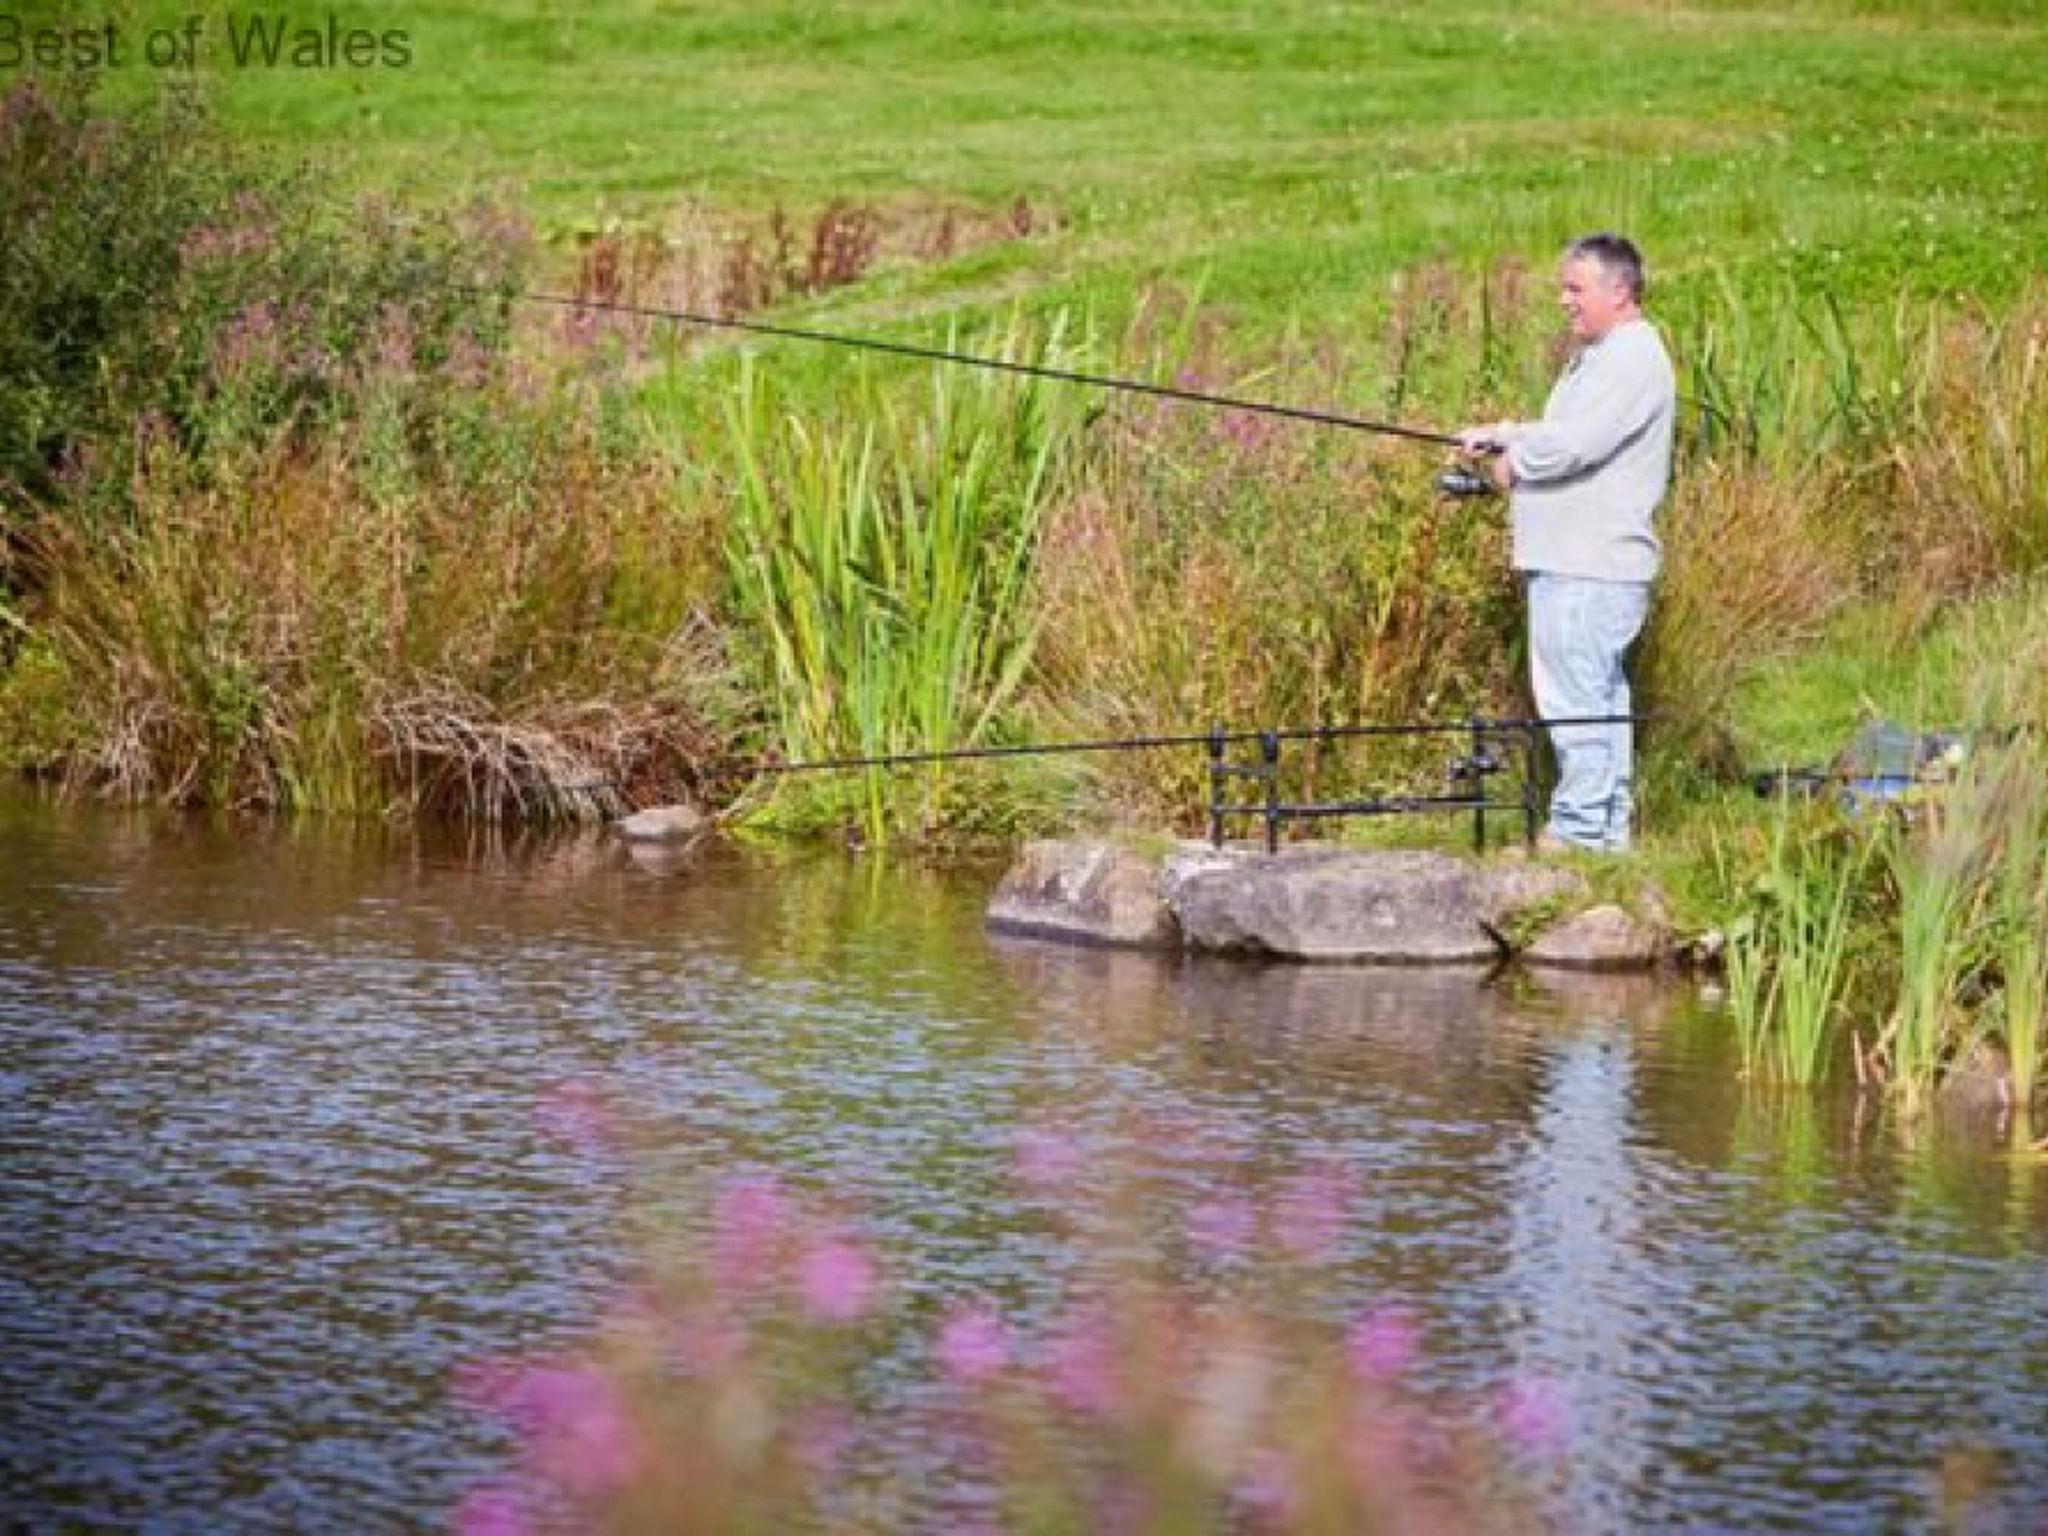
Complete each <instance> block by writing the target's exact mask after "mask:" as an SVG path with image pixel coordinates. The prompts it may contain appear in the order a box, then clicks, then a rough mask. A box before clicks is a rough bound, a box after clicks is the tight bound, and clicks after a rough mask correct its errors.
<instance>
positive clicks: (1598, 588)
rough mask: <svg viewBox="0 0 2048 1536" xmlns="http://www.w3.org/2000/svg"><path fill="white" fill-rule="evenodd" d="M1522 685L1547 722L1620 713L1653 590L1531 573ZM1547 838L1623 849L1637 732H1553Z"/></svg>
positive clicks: (1596, 728)
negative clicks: (1629, 661) (1553, 779)
mask: <svg viewBox="0 0 2048 1536" xmlns="http://www.w3.org/2000/svg"><path fill="white" fill-rule="evenodd" d="M1528 598H1529V681H1530V685H1531V689H1532V691H1533V692H1534V694H1535V697H1536V713H1537V714H1539V715H1541V716H1542V717H1543V718H1544V719H1546V720H1556V719H1570V718H1573V717H1584V716H1589V715H1591V716H1601V715H1626V714H1628V713H1629V712H1630V704H1631V699H1630V696H1629V688H1628V673H1627V672H1626V671H1624V670H1623V667H1622V658H1623V656H1624V655H1625V654H1626V653H1627V651H1628V648H1629V646H1630V645H1631V644H1632V643H1633V642H1634V640H1635V638H1636V636H1637V635H1638V634H1640V633H1641V632H1642V628H1643V619H1644V618H1645V616H1646V615H1647V614H1648V613H1649V611H1650V585H1649V583H1648V582H1641V581H1593V580H1590V579H1588V578H1586V577H1583V576H1557V575H1552V574H1550V573H1548V572H1544V571H1531V572H1529V573H1528ZM1550 745H1551V749H1552V750H1553V751H1554V752H1555V753H1556V754H1557V788H1556V790H1555V791H1553V792H1552V794H1551V797H1550V831H1551V833H1552V835H1553V836H1556V837H1560V838H1562V839H1564V841H1566V842H1568V843H1575V844H1577V845H1578V846H1579V847H1582V848H1599V849H1605V850H1607V851H1609V852H1619V851H1620V850H1622V849H1624V848H1626V847H1628V839H1629V818H1630V815H1631V813H1632V812H1633V810H1634V787H1635V782H1634V781H1635V768H1634V731H1633V729H1632V728H1631V727H1630V726H1629V725H1628V724H1627V723H1626V722H1621V723H1617V724H1612V725H1558V726H1552V727H1551V729H1550Z"/></svg>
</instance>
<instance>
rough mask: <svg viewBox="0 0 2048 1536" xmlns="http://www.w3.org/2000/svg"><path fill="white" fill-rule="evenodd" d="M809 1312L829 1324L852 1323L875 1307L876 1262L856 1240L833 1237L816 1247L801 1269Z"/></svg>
mask: <svg viewBox="0 0 2048 1536" xmlns="http://www.w3.org/2000/svg"><path fill="white" fill-rule="evenodd" d="M797 1288H798V1290H799V1292H800V1293H801V1294H802V1296H803V1302H804V1307H805V1310H807V1311H808V1312H809V1313H810V1314H811V1316H812V1317H814V1318H817V1319H818V1320H819V1321H821V1322H827V1323H850V1322H854V1321H856V1320H857V1319H859V1318H862V1317H865V1316H866V1315H867V1313H868V1311H869V1309H870V1308H871V1307H873V1306H874V1302H875V1292H876V1291H877V1289H878V1288H879V1280H878V1277H877V1275H876V1272H875V1261H874V1259H873V1258H872V1257H870V1256H869V1254H868V1251H867V1249H865V1248H863V1247H862V1246H861V1245H860V1244H859V1243H857V1242H855V1241H854V1240H853V1239H852V1238H849V1237H845V1236H842V1235H837V1234H835V1235H833V1236H829V1237H827V1238H825V1239H824V1240H823V1241H822V1242H819V1243H816V1244H814V1245H813V1246H812V1247H811V1248H810V1249H809V1251H808V1252H806V1253H805V1254H804V1256H803V1259H802V1261H801V1263H800V1264H799V1266H798V1269H797Z"/></svg>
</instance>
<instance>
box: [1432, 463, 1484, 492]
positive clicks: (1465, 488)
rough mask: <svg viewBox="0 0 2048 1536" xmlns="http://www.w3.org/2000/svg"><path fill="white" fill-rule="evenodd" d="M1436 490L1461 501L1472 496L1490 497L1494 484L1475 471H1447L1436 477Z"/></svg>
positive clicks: (1459, 469)
mask: <svg viewBox="0 0 2048 1536" xmlns="http://www.w3.org/2000/svg"><path fill="white" fill-rule="evenodd" d="M1436 488H1437V490H1438V492H1439V493H1440V494H1442V495H1445V496H1449V497H1452V498H1454V499H1456V500H1459V501H1463V500H1467V499H1469V498H1471V497H1474V496H1491V495H1492V494H1493V493H1494V484H1493V482H1492V481H1491V480H1489V479H1487V478H1486V476H1484V475H1482V474H1480V473H1479V471H1478V470H1476V469H1466V468H1463V467H1462V466H1461V467H1459V468H1457V469H1447V470H1445V471H1444V472H1443V473H1442V474H1440V475H1438V476H1437V477H1436Z"/></svg>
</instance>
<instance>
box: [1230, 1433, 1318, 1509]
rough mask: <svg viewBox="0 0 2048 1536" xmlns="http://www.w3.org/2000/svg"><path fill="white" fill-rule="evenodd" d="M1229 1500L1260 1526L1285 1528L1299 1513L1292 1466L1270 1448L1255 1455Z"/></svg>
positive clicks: (1296, 1485) (1297, 1494) (1297, 1491)
mask: <svg viewBox="0 0 2048 1536" xmlns="http://www.w3.org/2000/svg"><path fill="white" fill-rule="evenodd" d="M1231 1494H1232V1497H1234V1498H1235V1499H1236V1500H1237V1502H1238V1503H1239V1504H1240V1505H1241V1506H1243V1508H1244V1509H1245V1511H1246V1512H1247V1513H1249V1514H1250V1515H1251V1516H1252V1518H1253V1519H1255V1520H1256V1521H1258V1522H1259V1523H1260V1524H1261V1525H1275V1526H1286V1525H1289V1524H1291V1523H1292V1522H1293V1521H1294V1519H1295V1517H1296V1516H1297V1515H1298V1514H1299V1513H1300V1512H1301V1487H1300V1485H1299V1483H1298V1482H1297V1481H1296V1479H1295V1475H1294V1464H1293V1463H1292V1462H1291V1461H1289V1460H1288V1459H1287V1457H1285V1456H1283V1455H1282V1454H1281V1453H1280V1452H1278V1451H1276V1450H1272V1449H1271V1448H1268V1449H1265V1450H1262V1451H1259V1452H1257V1453H1256V1454H1255V1455H1254V1456H1253V1457H1252V1462H1251V1466H1250V1467H1249V1468H1248V1469H1247V1470H1246V1471H1245V1474H1244V1476H1243V1477H1241V1478H1240V1479H1238V1483H1237V1486H1236V1487H1235V1488H1233V1489H1232V1490H1231Z"/></svg>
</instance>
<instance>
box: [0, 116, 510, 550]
mask: <svg viewBox="0 0 2048 1536" xmlns="http://www.w3.org/2000/svg"><path fill="white" fill-rule="evenodd" d="M0 228H5V229H6V231H7V239H6V240H5V242H4V243H0V377H5V378H6V379H7V380H8V385H9V387H8V389H7V390H6V392H5V394H4V395H0V492H6V491H10V490H11V491H12V492H13V493H14V495H15V496H16V497H25V498H27V499H29V500H30V501H32V502H34V503H37V504H40V505H41V506H43V507H45V508H49V507H52V506H59V505H61V506H63V507H65V508H66V509H68V510H70V511H72V512H74V513H77V512H80V511H83V510H86V509H87V508H89V507H91V506H93V505H95V504H98V503H112V504H113V505H115V506H116V507H118V506H119V505H120V502H121V501H122V499H123V497H124V491H123V476H124V473H125V471H126V470H127V469H128V468H129V467H131V466H132V465H133V464H134V463H135V461H136V460H137V459H139V458H140V457H143V456H145V455H147V454H148V453H149V452H151V451H152V450H153V449H154V448H156V447H159V446H162V445H165V444H169V445H172V446H174V447H176V448H178V449H180V450H183V449H192V450H196V451H197V455H198V456H197V457H196V458H195V459H194V461H193V462H194V466H195V468H203V467H205V466H206V465H207V464H208V463H209V462H210V461H209V459H208V458H207V456H208V455H221V454H227V453H234V452H245V451H252V450H253V451H260V450H262V449H263V448H264V447H265V446H267V444H268V443H269V441H270V439H271V438H272V437H273V435H274V434H276V433H277V432H279V431H280V430H292V431H295V432H298V433H301V434H311V433H313V432H316V431H317V430H320V429H322V428H323V427H326V426H333V425H337V424H339V423H340V422H343V421H350V420H355V419H358V418H359V417H360V416H362V415H363V414H365V413H367V412H368V411H370V410H372V409H374V408H375V407H376V405H377V404H378V403H379V401H380V400H381V401H382V402H383V403H385V404H387V405H389V404H391V403H393V402H394V401H402V403H403V405H404V406H405V407H406V411H405V414H406V418H407V424H408V426H412V427H416V426H417V425H418V423H419V421H420V419H421V414H422V413H421V411H420V410H419V409H418V408H417V407H418V402H419V400H420V399H421V398H422V397H423V396H424V394H425V391H424V390H423V389H422V388H421V386H422V385H424V384H432V383H441V382H446V381H448V380H451V379H467V378H469V377H472V376H474V375H475V374H476V373H477V372H478V371H479V370H480V369H481V368H482V367H483V365H484V364H485V362H486V361H487V359H488V358H489V356H490V355H491V354H492V353H494V352H495V351H496V350H497V349H498V347H499V345H500V343H501V342H502V339H503V332H504V305H503V295H504V293H505V292H507V291H509V290H510V289H512V288H514V287H516V286H517V277H516V274H517V272H518V268H519V263H520V261H521V260H522V250H523V247H522V243H521V241H520V239H519V238H518V230H517V228H516V227H515V226H514V225H512V224H510V223H509V222H507V221H505V220H504V219H503V218H502V217H500V216H498V215H495V214H493V213H491V212H490V211H488V210H485V209H481V208H479V209H475V210H471V211H469V212H467V213H463V214H460V215H457V216H454V217H449V216H445V215H443V216H437V217H434V218H425V217H420V216H418V215H414V214H410V213H408V212H406V211H405V210H403V209H401V208H399V207H397V206H396V205H393V204H391V203H389V202H388V201H386V200H383V199H378V198H365V199H362V200H361V201H360V202H357V203H353V204H344V203H337V202H336V201H334V200H333V199H332V198H331V197H330V196H328V195H327V192H326V189H325V188H324V187H323V186H322V185H321V184H320V183H319V182H318V181H317V180H316V179H315V178H314V177H313V176H312V175H310V174H309V173H304V172H301V173H297V174H286V173H283V172H279V171H276V170H274V169H271V168H269V167H268V166H267V165H266V164H265V163H264V162H262V161H260V160H259V159H257V158H256V157H255V156H254V155H253V154H252V153H250V152H249V151H248V150H246V149H244V148H242V147H240V146H239V145H238V144H236V143H235V142H233V141H231V140H229V139H227V138H225V137H224V136H223V135H222V134H221V133H220V132H219V131H218V129H217V128H216V127H215V125H214V121H213V118H212V117H211V115H210V113H209V112H208V111H207V110H206V109H205V108H204V106H203V105H201V104H200V103H199V102H198V100H197V99H196V98H195V97H194V96H192V95H190V94H185V93H169V94H166V95H165V96H164V97H162V98H161V99H160V100H158V101H156V102H154V103H152V104H150V105H147V106H144V107H140V108H133V109H127V110H122V111H118V112H116V111H103V110H100V109H99V108H98V106H97V105H96V103H95V101H94V99H93V96H92V93H91V91H90V90H89V89H88V88H87V86H86V84H84V83H83V82H82V79H81V78H80V77H66V78H65V79H64V80H62V81H60V82H58V83H56V84H54V85H46V84H44V83H41V82H38V81H37V80H35V79H32V78H29V79H22V80H18V81H16V82H14V83H13V84H12V85H11V86H10V87H9V88H8V90H7V91H6V93H5V95H4V97H0ZM394 391H397V393H396V394H394ZM11 499H13V498H12V497H10V500H11ZM102 510H104V508H102ZM18 515H19V514H17V516H18Z"/></svg>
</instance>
